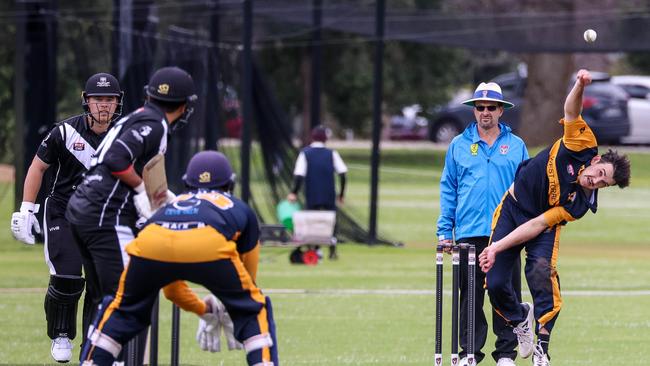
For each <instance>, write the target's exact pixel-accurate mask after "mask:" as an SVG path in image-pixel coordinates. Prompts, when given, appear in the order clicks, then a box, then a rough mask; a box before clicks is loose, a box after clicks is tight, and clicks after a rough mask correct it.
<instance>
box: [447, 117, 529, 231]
mask: <svg viewBox="0 0 650 366" xmlns="http://www.w3.org/2000/svg"><path fill="white" fill-rule="evenodd" d="M499 128H500V129H501V133H500V134H499V136H498V137H497V139H496V141H495V142H494V144H492V146H491V147H490V146H488V144H487V143H485V141H482V140H481V138H480V136H479V134H478V127H477V124H476V122H473V123H472V124H470V125H469V126H467V128H466V129H465V131H463V133H462V134H460V135H458V136H456V137H455V138H454V139H453V140H452V142H451V144H449V149H448V150H447V156H446V157H445V168H444V170H443V171H442V177H441V178H440V217H439V218H438V232H437V235H438V240H444V239H454V238H456V239H461V238H470V237H476V236H490V227H491V222H492V213H493V212H494V210H495V209H496V207H497V205H498V204H499V202H501V198H502V197H503V194H504V193H505V192H506V190H508V187H510V184H512V182H513V180H514V177H515V172H516V171H517V167H518V166H519V163H521V162H522V161H524V160H526V159H528V150H527V149H526V145H525V144H524V141H523V140H522V139H521V138H519V137H518V136H516V135H515V134H513V133H512V129H511V128H510V127H508V126H506V125H504V124H502V123H499ZM452 234H453V236H452Z"/></svg>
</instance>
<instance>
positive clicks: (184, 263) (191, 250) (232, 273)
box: [82, 151, 279, 366]
mask: <svg viewBox="0 0 650 366" xmlns="http://www.w3.org/2000/svg"><path fill="white" fill-rule="evenodd" d="M183 179H184V181H185V184H186V186H187V188H188V190H187V191H186V192H185V193H183V194H181V195H179V196H178V197H176V199H175V200H174V201H173V202H172V203H169V204H167V205H166V206H164V207H162V208H161V209H159V210H158V211H156V213H155V214H154V215H153V216H152V217H151V219H150V220H149V221H148V222H147V225H146V226H145V228H144V229H143V230H142V231H141V232H140V233H139V234H138V236H137V238H136V239H135V240H133V241H132V242H131V243H130V244H129V245H128V246H127V247H126V252H127V253H128V254H129V256H130V259H129V260H128V262H127V265H126V267H125V269H124V272H122V276H121V278H120V286H119V288H118V289H117V292H116V293H115V294H114V297H109V298H107V299H105V300H104V303H103V306H102V310H101V312H100V313H99V314H98V317H97V318H96V323H95V325H94V331H93V332H92V334H90V336H89V340H88V341H87V342H86V344H85V346H84V354H83V356H82V361H83V365H98V366H104V365H111V364H112V362H113V360H114V359H115V357H117V356H118V354H119V353H120V351H121V349H122V346H123V345H124V344H125V343H126V342H128V341H129V340H130V339H131V338H132V337H134V336H135V335H136V334H138V333H139V332H141V331H142V330H143V329H145V328H146V327H147V326H148V325H149V323H150V321H151V310H152V306H153V305H154V303H155V301H156V299H157V297H158V292H159V291H160V289H161V288H163V287H165V286H167V288H166V294H167V292H168V291H170V287H175V289H174V290H172V291H174V292H175V293H176V296H175V297H176V299H177V300H175V301H176V302H177V303H179V305H181V306H182V307H183V308H184V309H187V310H191V311H193V312H196V313H197V314H205V313H206V312H207V313H210V312H214V311H216V309H213V307H214V305H213V304H212V305H211V304H210V303H209V301H200V300H198V298H196V295H194V294H193V292H192V291H191V290H189V288H188V287H187V285H186V284H185V282H184V281H191V282H194V283H197V284H200V285H203V286H205V287H206V288H207V289H208V290H210V292H211V293H212V294H214V295H215V296H216V297H217V298H218V299H219V300H221V302H222V303H223V305H224V306H225V308H226V310H227V312H228V313H229V314H230V317H231V318H232V322H233V323H234V336H235V338H236V339H237V340H238V341H239V342H241V343H243V345H244V349H245V351H246V360H247V362H248V365H256V366H273V365H278V364H279V363H278V356H277V346H276V345H277V342H276V339H275V325H274V322H273V314H272V310H271V302H270V300H269V298H268V297H265V296H264V294H263V293H262V291H261V290H260V289H259V288H258V287H257V286H256V285H255V279H256V276H257V265H258V259H259V250H260V246H259V242H258V239H259V227H258V223H257V217H256V216H255V213H254V212H253V210H251V209H250V208H249V207H248V206H247V205H246V204H245V203H243V202H242V201H240V200H239V199H237V198H235V197H233V196H232V194H231V192H232V190H233V187H234V174H233V171H232V168H231V166H230V163H229V161H228V159H227V158H226V157H225V156H224V155H223V154H221V153H219V152H216V151H203V152H200V153H198V154H196V155H194V157H192V159H191V160H190V162H189V164H188V166H187V171H186V173H185V175H184V178H183ZM170 284H171V286H168V285H170ZM183 294H185V299H183V298H182V297H183V296H182V295H183ZM200 331H201V330H200ZM217 337H218V334H217Z"/></svg>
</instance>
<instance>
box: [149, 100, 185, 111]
mask: <svg viewBox="0 0 650 366" xmlns="http://www.w3.org/2000/svg"><path fill="white" fill-rule="evenodd" d="M149 102H150V103H153V104H155V105H157V106H158V107H160V109H162V110H163V111H164V112H165V113H172V112H174V111H176V110H177V109H178V108H179V107H180V106H182V105H183V104H185V103H186V102H185V101H182V102H168V101H164V100H160V99H156V98H152V97H149Z"/></svg>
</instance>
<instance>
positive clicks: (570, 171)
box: [566, 164, 576, 176]
mask: <svg viewBox="0 0 650 366" xmlns="http://www.w3.org/2000/svg"><path fill="white" fill-rule="evenodd" d="M566 172H567V173H569V174H570V175H571V176H574V175H576V171H575V170H573V165H571V164H568V165H567V166H566Z"/></svg>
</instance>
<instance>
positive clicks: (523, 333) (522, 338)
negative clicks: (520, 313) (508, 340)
mask: <svg viewBox="0 0 650 366" xmlns="http://www.w3.org/2000/svg"><path fill="white" fill-rule="evenodd" d="M522 305H523V306H524V308H526V309H527V314H526V320H524V321H523V322H521V323H519V325H517V326H516V327H515V328H514V329H513V330H512V332H513V333H515V334H516V335H517V342H519V355H520V356H521V357H522V358H528V357H530V355H531V354H533V349H534V348H535V335H534V334H533V320H534V319H533V318H534V315H533V304H531V303H528V302H526V303H523V304H522Z"/></svg>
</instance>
